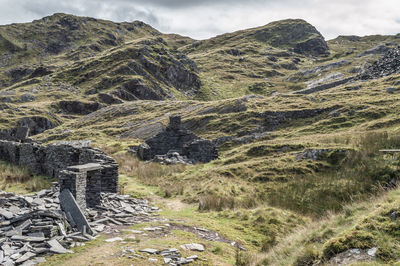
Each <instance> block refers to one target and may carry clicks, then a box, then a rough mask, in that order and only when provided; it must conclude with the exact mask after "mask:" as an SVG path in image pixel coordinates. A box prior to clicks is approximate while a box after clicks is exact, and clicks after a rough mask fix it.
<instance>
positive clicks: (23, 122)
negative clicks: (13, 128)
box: [17, 116, 60, 136]
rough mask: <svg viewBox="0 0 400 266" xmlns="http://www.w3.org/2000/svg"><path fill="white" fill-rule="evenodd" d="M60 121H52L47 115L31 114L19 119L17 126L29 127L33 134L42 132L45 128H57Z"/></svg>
mask: <svg viewBox="0 0 400 266" xmlns="http://www.w3.org/2000/svg"><path fill="white" fill-rule="evenodd" d="M59 124H60V123H59V122H58V121H52V120H50V119H48V118H46V117H42V116H30V117H24V118H21V119H20V120H18V122H17V126H18V127H27V128H29V132H30V133H29V135H30V136H33V135H36V134H40V133H42V132H44V131H45V130H48V129H52V128H55V127H57V126H58V125H59Z"/></svg>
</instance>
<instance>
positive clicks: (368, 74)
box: [357, 46, 400, 80]
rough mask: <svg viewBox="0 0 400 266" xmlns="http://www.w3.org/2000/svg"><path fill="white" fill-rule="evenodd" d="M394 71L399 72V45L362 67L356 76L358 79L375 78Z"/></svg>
mask: <svg viewBox="0 0 400 266" xmlns="http://www.w3.org/2000/svg"><path fill="white" fill-rule="evenodd" d="M395 73H400V46H399V47H397V48H393V49H390V50H388V51H387V52H386V53H385V54H384V55H383V56H382V58H380V59H378V60H377V61H375V62H374V63H373V64H371V65H370V66H368V67H367V68H366V69H364V70H363V72H362V73H360V74H359V75H358V77H357V78H358V79H360V80H369V79H377V78H381V77H386V76H389V75H392V74H395Z"/></svg>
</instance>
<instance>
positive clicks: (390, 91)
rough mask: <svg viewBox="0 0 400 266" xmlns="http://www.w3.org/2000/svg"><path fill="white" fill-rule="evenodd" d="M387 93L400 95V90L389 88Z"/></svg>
mask: <svg viewBox="0 0 400 266" xmlns="http://www.w3.org/2000/svg"><path fill="white" fill-rule="evenodd" d="M386 92H387V93H390V94H393V93H399V92H400V88H396V87H389V88H386Z"/></svg>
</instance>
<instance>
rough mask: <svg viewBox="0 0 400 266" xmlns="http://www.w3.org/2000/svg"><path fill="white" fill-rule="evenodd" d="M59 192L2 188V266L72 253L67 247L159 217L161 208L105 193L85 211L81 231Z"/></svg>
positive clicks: (0, 198) (34, 262) (0, 234)
mask: <svg viewBox="0 0 400 266" xmlns="http://www.w3.org/2000/svg"><path fill="white" fill-rule="evenodd" d="M59 195H60V191H59V188H58V186H57V185H56V184H55V185H54V186H53V187H52V188H51V189H50V190H42V191H40V192H38V193H36V194H35V195H30V196H19V195H15V194H13V193H7V192H3V191H0V264H1V265H6V266H9V265H10V266H11V265H36V264H38V263H40V262H44V261H45V258H44V257H43V256H45V255H51V254H63V253H72V251H70V250H68V248H72V247H75V246H80V245H84V243H82V242H84V241H88V240H92V239H94V238H95V237H96V234H97V233H99V232H103V231H104V232H107V231H110V230H112V226H116V225H133V224H137V223H141V222H152V221H156V220H158V218H157V217H156V215H155V213H156V212H157V211H158V208H156V207H151V206H149V205H148V202H147V201H146V200H140V199H133V198H130V197H129V196H125V195H118V194H114V193H102V194H101V204H100V205H99V206H96V207H95V208H88V209H86V210H84V212H85V213H86V217H87V221H88V227H86V226H83V228H82V230H78V226H77V224H76V223H75V221H74V217H72V216H71V215H68V214H66V213H65V212H64V211H63V210H62V208H61V205H60V200H59ZM62 204H64V203H62Z"/></svg>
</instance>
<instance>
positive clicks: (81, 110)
mask: <svg viewBox="0 0 400 266" xmlns="http://www.w3.org/2000/svg"><path fill="white" fill-rule="evenodd" d="M58 107H59V108H60V109H61V110H62V111H63V112H64V113H67V114H77V115H87V114H90V113H92V112H94V111H97V110H99V109H100V108H102V107H103V106H102V105H101V104H99V103H98V102H81V101H60V102H58Z"/></svg>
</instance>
